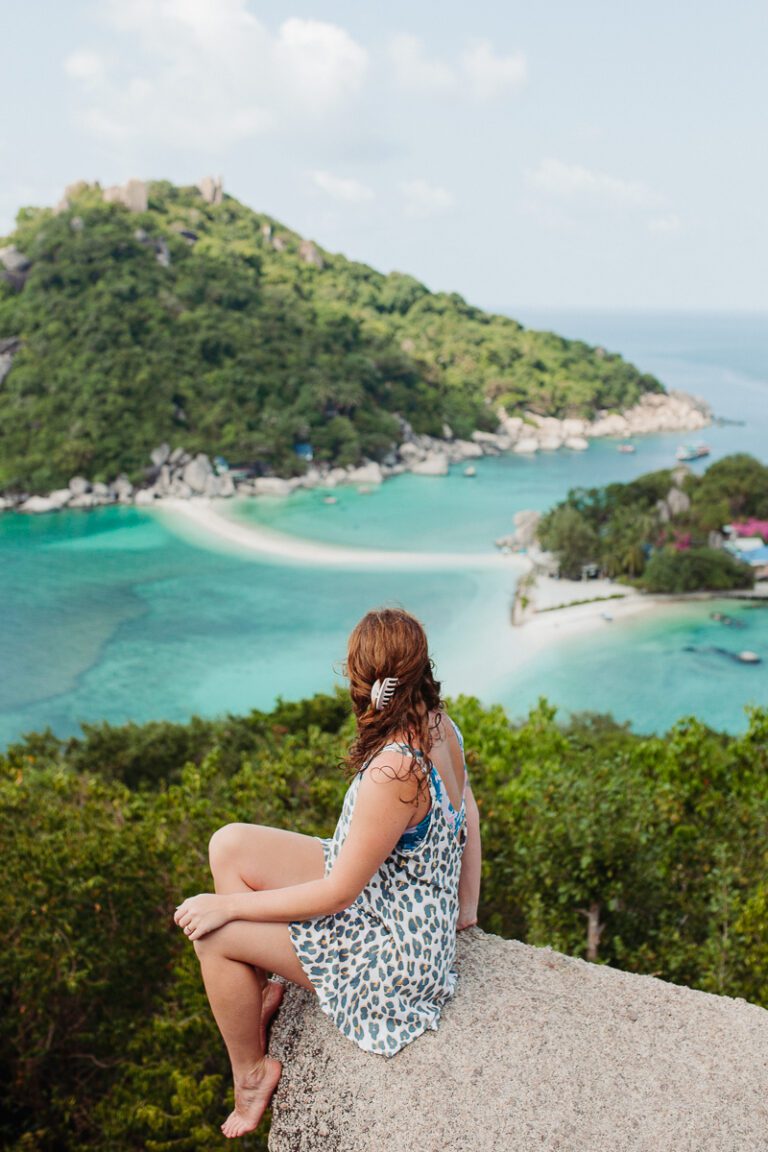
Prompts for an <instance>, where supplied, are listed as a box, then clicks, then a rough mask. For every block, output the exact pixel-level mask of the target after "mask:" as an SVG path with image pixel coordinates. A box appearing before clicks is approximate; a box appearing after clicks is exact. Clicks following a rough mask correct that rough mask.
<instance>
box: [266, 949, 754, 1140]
mask: <svg viewBox="0 0 768 1152" xmlns="http://www.w3.org/2000/svg"><path fill="white" fill-rule="evenodd" d="M458 965H459V972H460V983H459V990H458V992H457V994H456V996H455V998H454V1000H453V1001H452V1002H451V1003H450V1004H449V1005H448V1007H447V1008H446V1009H445V1011H444V1013H443V1020H442V1022H441V1025H440V1028H439V1029H438V1031H437V1032H428V1033H426V1034H425V1035H424V1036H422V1037H420V1038H419V1039H418V1040H416V1041H415V1043H413V1044H411V1045H409V1046H408V1047H407V1048H405V1049H404V1050H403V1051H402V1052H400V1053H399V1054H398V1055H397V1056H396V1057H394V1059H392V1060H387V1059H385V1058H384V1057H382V1056H371V1055H368V1054H367V1053H365V1052H363V1051H362V1050H361V1049H359V1048H357V1047H356V1045H354V1044H353V1043H351V1042H350V1041H349V1040H347V1039H345V1038H344V1037H343V1036H342V1035H341V1034H340V1033H339V1032H337V1030H336V1029H335V1027H334V1026H333V1024H332V1023H331V1022H330V1021H329V1020H328V1019H327V1017H325V1016H324V1015H323V1013H322V1012H321V1011H320V1009H319V1007H318V1005H317V1003H316V1001H315V999H314V997H313V996H312V994H311V993H308V992H304V991H302V990H300V989H298V988H296V987H294V986H290V987H289V989H288V992H287V994H286V997H285V1000H284V1005H283V1007H282V1008H281V1010H280V1013H279V1016H278V1018H277V1020H276V1022H275V1025H274V1028H273V1032H272V1040H271V1045H270V1051H271V1052H272V1054H273V1055H274V1056H277V1057H278V1058H279V1059H280V1060H282V1062H283V1075H282V1079H281V1081H280V1084H279V1086H278V1091H277V1093H276V1096H275V1099H274V1101H273V1119H272V1131H271V1133H270V1137H269V1148H270V1149H271V1152H317V1149H323V1152H383V1150H384V1149H386V1152H499V1150H500V1149H503V1150H504V1152H530V1150H531V1149H534V1148H535V1149H537V1150H539V1152H555V1150H557V1152H596V1150H597V1149H603V1148H605V1149H616V1150H617V1152H764V1150H765V1149H766V1147H768V1137H766V1133H767V1132H768V1094H767V1093H766V1085H767V1084H768V1012H766V1011H765V1010H764V1009H763V1008H758V1007H757V1006H756V1005H753V1004H748V1003H747V1002H746V1001H744V1000H732V999H729V998H727V997H725V996H713V995H710V994H708V993H705V992H695V991H693V990H691V989H689V988H682V987H677V986H676V985H673V984H667V983H664V982H663V981H661V980H657V979H655V978H654V977H651V976H636V975H631V974H629V973H626V972H619V971H617V970H616V969H613V968H609V967H606V966H602V965H598V964H589V963H587V962H586V961H584V960H575V959H572V958H570V957H568V956H563V955H561V954H559V953H557V952H553V951H551V950H550V949H547V948H531V947H529V946H528V945H525V944H520V943H517V942H516V941H507V940H500V939H499V938H498V937H495V936H486V935H485V934H484V933H482V932H480V931H479V930H478V929H471V930H470V931H469V932H467V933H462V935H461V936H460V937H459V941H458Z"/></svg>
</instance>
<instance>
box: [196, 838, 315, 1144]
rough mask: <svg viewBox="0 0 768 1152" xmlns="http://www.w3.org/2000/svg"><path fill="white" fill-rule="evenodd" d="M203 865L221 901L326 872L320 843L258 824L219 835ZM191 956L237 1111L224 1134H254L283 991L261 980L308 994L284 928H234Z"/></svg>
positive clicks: (272, 1069) (272, 1079) (266, 1096)
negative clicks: (224, 1055)
mask: <svg viewBox="0 0 768 1152" xmlns="http://www.w3.org/2000/svg"><path fill="white" fill-rule="evenodd" d="M209 858H210V864H211V873H212V875H213V880H214V885H215V890H216V892H218V893H224V894H228V893H231V892H248V891H259V890H261V891H263V890H266V889H270V888H287V887H289V886H290V885H292V884H302V883H304V882H305V881H307V880H318V879H321V878H322V876H323V872H324V857H323V848H322V845H321V843H320V841H319V840H317V839H315V838H314V837H313V836H302V835H300V834H299V833H297V832H285V831H282V830H281V829H278V828H268V827H265V826H261V825H257V824H227V825H225V826H224V827H223V828H220V829H219V830H218V831H217V832H215V833H214V834H213V836H212V837H211V842H210V845H209ZM195 950H196V952H197V954H198V957H199V959H200V968H201V970H202V974H203V982H204V984H205V990H206V993H207V995H208V999H209V1001H210V1004H211V1009H212V1010H213V1015H214V1018H215V1020H216V1023H217V1024H218V1026H219V1031H220V1032H221V1034H222V1037H223V1039H224V1043H225V1044H226V1047H227V1052H228V1053H229V1059H230V1062H231V1064H232V1075H233V1078H234V1082H235V1109H234V1111H233V1112H232V1114H231V1115H230V1116H229V1117H228V1118H227V1120H226V1121H225V1122H224V1124H223V1125H222V1132H223V1133H224V1135H225V1136H229V1137H236V1136H242V1135H244V1134H245V1133H246V1132H251V1131H252V1130H253V1129H254V1128H256V1127H257V1126H258V1124H259V1121H260V1120H261V1117H262V1115H263V1114H264V1112H265V1110H266V1108H267V1106H268V1104H269V1101H270V1099H271V1097H272V1093H273V1092H274V1090H275V1088H276V1087H277V1082H278V1080H279V1079H280V1072H281V1065H280V1062H279V1061H278V1060H273V1059H271V1057H269V1056H267V1055H266V1050H267V1029H268V1026H269V1022H270V1020H271V1019H272V1017H273V1016H274V1014H275V1012H276V1011H277V1009H278V1008H279V1006H280V1001H281V1000H282V998H283V985H282V984H280V983H278V982H277V981H273V980H268V979H267V972H275V973H277V975H279V976H283V977H285V978H286V979H288V980H292V981H293V982H294V983H295V984H301V985H302V986H303V987H305V988H311V987H312V986H311V984H310V982H309V980H307V977H306V976H305V974H304V970H303V968H302V967H301V964H300V963H299V961H298V958H297V956H296V953H295V951H294V948H293V944H292V943H291V940H290V936H289V933H288V925H287V924H253V923H249V922H246V921H242V920H238V921H234V922H232V923H231V924H227V925H225V926H224V928H220V929H219V931H218V932H212V933H211V934H210V935H209V936H204V937H203V938H202V939H201V940H198V941H196V942H195ZM235 952H236V953H237V954H235Z"/></svg>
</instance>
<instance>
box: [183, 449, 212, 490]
mask: <svg viewBox="0 0 768 1152" xmlns="http://www.w3.org/2000/svg"><path fill="white" fill-rule="evenodd" d="M212 474H213V465H212V464H211V462H210V460H209V459H208V457H207V456H206V455H205V454H204V453H203V452H198V454H197V456H195V458H194V460H190V461H189V463H188V464H185V465H184V471H183V472H182V474H181V478H182V480H183V481H184V483H185V484H188V485H189V487H190V488H191V489H192V491H193V492H198V493H200V494H202V493H203V492H205V488H206V485H207V483H208V477H209V476H211V475H212Z"/></svg>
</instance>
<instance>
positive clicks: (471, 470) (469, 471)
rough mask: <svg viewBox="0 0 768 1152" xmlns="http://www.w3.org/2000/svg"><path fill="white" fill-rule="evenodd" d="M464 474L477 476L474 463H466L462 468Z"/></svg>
mask: <svg viewBox="0 0 768 1152" xmlns="http://www.w3.org/2000/svg"><path fill="white" fill-rule="evenodd" d="M464 475H465V476H477V468H475V466H474V464H468V465H467V466H466V468H465V469H464Z"/></svg>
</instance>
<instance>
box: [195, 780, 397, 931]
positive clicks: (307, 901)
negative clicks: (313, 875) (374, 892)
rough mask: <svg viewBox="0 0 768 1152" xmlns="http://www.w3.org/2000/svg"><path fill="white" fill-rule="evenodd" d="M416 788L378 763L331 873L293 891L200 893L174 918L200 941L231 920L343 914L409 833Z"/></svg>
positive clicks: (359, 798) (358, 799) (361, 787)
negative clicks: (341, 912) (401, 839)
mask: <svg viewBox="0 0 768 1152" xmlns="http://www.w3.org/2000/svg"><path fill="white" fill-rule="evenodd" d="M412 798H413V784H412V783H411V782H410V781H408V780H407V779H405V778H403V777H402V776H401V775H400V774H398V773H397V772H393V771H392V765H391V764H390V763H389V762H388V761H387V762H386V763H384V764H382V766H378V765H377V764H376V762H375V761H374V763H373V764H372V765H371V766H370V767H369V768H368V769H367V771H366V772H365V775H364V776H363V778H362V780H361V781H360V785H359V787H358V792H357V797H356V799H355V810H354V812H353V814H352V820H351V822H350V826H349V832H348V833H347V838H346V840H345V841H344V844H343V845H342V848H341V851H340V852H339V856H338V859H337V860H336V862H335V864H334V865H333V868H332V869H331V871H330V873H329V874H328V875H327V876H325V877H324V878H323V879H322V880H310V881H308V882H307V883H305V884H294V885H292V886H291V887H288V888H274V889H271V890H270V891H263V892H235V893H232V894H231V895H213V894H212V893H201V894H200V895H198V896H191V897H190V898H189V899H187V900H185V901H184V902H183V903H182V904H180V905H179V907H178V908H177V909H176V915H175V916H174V919H175V921H176V923H177V924H178V925H179V926H180V927H182V928H187V927H190V928H191V931H190V932H189V933H188V936H189V939H190V940H199V939H200V937H201V936H205V935H206V934H207V933H208V932H213V931H215V929H217V928H220V927H221V926H222V925H223V924H227V923H228V922H229V921H230V920H254V921H269V922H271V923H289V922H290V921H292V920H309V919H311V918H313V917H315V916H325V915H328V914H330V913H333V912H340V911H342V909H344V908H348V907H349V905H350V904H351V903H352V902H353V901H354V900H355V899H356V898H357V897H358V896H359V895H360V893H361V892H362V890H363V888H364V887H365V885H366V884H367V883H368V881H369V880H370V879H371V877H372V876H373V875H374V873H375V872H376V871H377V869H378V868H379V867H380V866H381V864H383V862H384V861H385V860H386V858H387V857H388V856H389V854H390V853H391V852H392V849H393V848H394V847H395V844H396V843H397V841H398V840H399V839H400V837H401V836H402V834H403V832H404V831H405V828H406V825H407V824H408V821H409V819H410V818H411V816H412V814H413V807H412V805H411V804H410V803H408V802H405V803H404V801H410V800H412Z"/></svg>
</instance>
